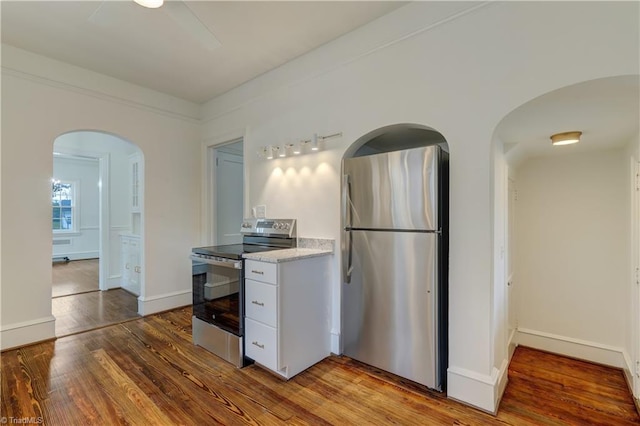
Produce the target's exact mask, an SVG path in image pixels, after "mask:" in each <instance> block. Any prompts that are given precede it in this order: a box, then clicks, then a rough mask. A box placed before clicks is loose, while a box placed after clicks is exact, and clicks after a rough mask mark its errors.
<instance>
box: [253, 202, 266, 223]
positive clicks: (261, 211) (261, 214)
mask: <svg viewBox="0 0 640 426" xmlns="http://www.w3.org/2000/svg"><path fill="white" fill-rule="evenodd" d="M253 211H254V212H255V217H256V218H258V219H264V218H266V217H267V206H266V205H264V204H261V205H259V206H255V207H254V208H253Z"/></svg>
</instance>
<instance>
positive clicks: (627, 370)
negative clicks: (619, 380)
mask: <svg viewBox="0 0 640 426" xmlns="http://www.w3.org/2000/svg"><path fill="white" fill-rule="evenodd" d="M622 356H623V358H624V364H625V366H624V367H623V368H622V371H623V372H624V378H625V379H626V381H627V386H629V391H630V392H631V395H633V396H634V398H635V399H636V400H638V399H640V395H636V393H634V389H633V361H631V357H630V356H629V353H628V352H627V351H623V352H622Z"/></svg>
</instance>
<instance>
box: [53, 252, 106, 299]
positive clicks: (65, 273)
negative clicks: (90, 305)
mask: <svg viewBox="0 0 640 426" xmlns="http://www.w3.org/2000/svg"><path fill="white" fill-rule="evenodd" d="M99 262H100V261H99V259H85V260H72V261H71V262H67V263H64V262H55V263H54V264H53V267H52V273H51V281H52V290H51V297H60V296H68V295H70V294H79V293H86V292H89V291H98V289H99V287H98V286H99V282H98V265H99Z"/></svg>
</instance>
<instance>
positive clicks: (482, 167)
mask: <svg viewBox="0 0 640 426" xmlns="http://www.w3.org/2000/svg"><path fill="white" fill-rule="evenodd" d="M473 6H474V7H478V8H477V9H475V10H473V11H471V12H470V13H468V14H460V15H456V13H457V12H458V11H460V10H462V9H464V8H466V7H469V4H468V3H460V2H442V3H436V2H416V3H412V4H409V5H408V6H405V7H403V8H400V9H398V10H397V11H395V12H393V13H391V14H389V15H387V16H385V17H382V18H381V19H378V20H376V21H375V22H373V23H371V24H370V25H367V26H364V27H362V28H360V29H359V30H357V31H355V32H353V33H350V34H348V35H346V36H344V37H342V38H340V39H338V40H336V41H334V42H332V43H329V44H327V45H325V46H322V47H321V48H319V49H317V50H316V51H314V52H311V53H310V54H307V55H304V56H303V57H301V58H298V59H297V60H295V61H292V62H291V63H289V64H286V65H284V66H282V67H280V68H279V69H276V70H274V71H273V72H270V73H267V74H265V75H263V76H261V77H259V78H257V79H254V80H252V81H250V82H248V83H247V84H245V85H243V86H241V87H239V88H237V89H235V90H232V91H230V92H228V93H226V94H225V95H222V96H220V97H219V98H216V99H214V100H212V101H211V102H209V103H207V104H206V105H205V106H204V109H203V111H204V115H205V127H204V138H205V140H207V141H211V140H224V138H223V137H224V135H228V134H237V133H238V132H241V134H244V137H245V148H246V150H245V151H246V153H247V155H246V167H247V170H248V176H247V178H248V179H247V184H246V191H247V194H248V195H247V197H248V200H249V202H248V203H247V207H250V206H252V205H256V204H266V205H267V211H268V214H269V215H270V216H292V217H296V218H297V219H298V220H299V234H300V235H301V236H317V237H330V238H336V239H338V240H339V239H340V208H339V201H340V164H341V159H342V156H343V153H344V152H345V151H346V150H347V148H348V147H349V145H350V144H351V143H353V142H354V141H355V140H357V139H358V138H359V137H360V136H362V135H364V134H366V133H368V132H369V131H371V130H374V129H376V128H379V127H382V126H385V125H389V124H394V123H417V124H422V125H427V126H429V127H432V128H434V129H436V130H437V131H439V132H440V133H442V134H443V135H444V137H445V138H446V140H447V142H448V143H449V146H450V150H451V213H450V220H451V251H450V325H449V333H450V348H449V349H450V352H449V353H450V356H449V383H448V395H449V396H450V397H453V398H457V399H460V400H463V401H465V402H468V403H470V404H473V405H476V406H478V407H481V408H483V409H486V410H489V411H493V410H494V409H495V408H496V405H497V397H496V395H497V394H499V392H496V387H498V383H500V377H499V376H500V374H501V371H500V370H499V369H498V368H496V367H495V366H497V365H502V364H503V360H502V359H499V358H500V357H504V356H505V355H504V354H506V351H505V350H502V349H500V348H496V347H494V341H495V339H496V336H494V331H493V328H492V324H493V317H494V312H493V303H494V301H493V298H492V286H493V278H492V270H493V262H492V258H493V238H494V235H493V232H492V226H493V218H492V209H493V198H492V188H491V186H492V182H493V178H494V174H493V171H492V158H493V154H492V152H491V138H492V135H493V131H494V129H495V127H496V125H497V124H498V122H499V121H500V120H501V119H502V118H503V117H504V116H505V115H506V114H507V113H509V112H510V111H512V110H513V109H514V108H515V107H517V106H519V105H522V104H524V103H525V102H527V101H529V100H531V99H533V98H535V97H536V96H538V95H540V94H543V93H547V92H549V91H551V90H554V89H557V88H560V87H563V86H567V85H570V84H573V83H576V82H580V81H586V80H590V79H595V78H601V77H606V76H612V75H622V74H637V73H638V63H639V60H638V59H639V58H638V51H639V50H640V49H639V46H638V19H637V17H638V5H637V4H633V3H624V4H622V3H613V4H612V3H604V2H597V3H595V2H593V3H591V2H589V3H587V2H581V3H573V2H526V3H525V2H495V3H490V4H488V5H484V6H483V5H482V4H478V3H474V4H473ZM576 16H580V26H581V27H583V28H589V31H587V32H585V31H566V32H562V31H560V32H559V31H548V28H564V27H565V26H566V22H573V21H574V20H575V17H576ZM540 22H544V23H545V25H540ZM557 63H562V64H563V66H562V67H556V68H553V67H550V66H549V64H557ZM314 132H318V133H319V134H328V133H334V132H342V133H343V136H342V138H338V139H332V140H328V141H326V145H325V150H324V151H323V152H321V153H319V154H316V155H306V156H302V157H300V158H296V159H292V158H287V159H282V160H275V161H266V160H263V159H260V158H258V157H257V156H256V155H255V152H256V151H257V150H258V149H259V147H261V146H264V145H267V144H281V143H283V142H284V141H286V140H287V139H293V140H296V139H300V138H309V137H310V136H311V135H312V134H313V133H314ZM246 213H248V211H247V212H246ZM339 246H340V245H339V244H338V247H339ZM333 268H334V271H333V275H332V282H331V283H330V284H331V286H332V292H333V299H332V300H333V309H334V310H333V324H332V328H333V331H334V332H335V333H336V336H335V339H334V342H333V348H332V349H333V350H334V351H339V350H340V347H339V343H338V342H339V334H338V333H339V330H340V315H339V312H340V309H339V306H340V290H341V284H340V276H339V270H340V269H339V268H340V259H339V256H336V257H335V259H334V262H333ZM498 309H500V308H498ZM505 344H506V343H504V342H502V343H498V344H497V345H498V346H503V345H505Z"/></svg>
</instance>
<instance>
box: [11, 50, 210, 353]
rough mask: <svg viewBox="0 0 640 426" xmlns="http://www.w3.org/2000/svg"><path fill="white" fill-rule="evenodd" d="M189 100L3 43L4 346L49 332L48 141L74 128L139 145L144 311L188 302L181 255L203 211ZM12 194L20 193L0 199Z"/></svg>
mask: <svg viewBox="0 0 640 426" xmlns="http://www.w3.org/2000/svg"><path fill="white" fill-rule="evenodd" d="M91 85H93V88H91V87H90V86H91ZM193 110H197V106H195V108H191V107H190V106H189V105H188V104H187V103H185V102H184V101H181V100H179V99H175V98H171V97H169V96H167V95H163V94H160V93H156V92H153V93H151V92H150V91H148V90H147V89H142V88H136V86H133V85H130V84H126V83H123V82H119V81H118V80H114V79H111V78H108V77H105V76H102V75H100V74H96V73H93V72H90V71H87V70H82V69H80V68H77V67H73V66H71V65H68V64H64V63H61V62H57V61H53V60H50V59H48V58H45V57H42V56H39V55H35V54H31V53H29V52H26V51H23V50H20V49H15V48H12V47H10V46H2V130H1V132H2V135H1V136H2V179H1V185H2V199H3V202H2V208H3V212H2V225H1V231H2V235H1V237H2V242H1V243H2V254H3V268H2V276H1V279H2V287H1V292H2V295H1V296H2V297H1V302H0V303H1V304H2V316H1V317H0V323H1V324H2V325H1V330H2V334H1V337H2V341H1V342H0V347H2V349H5V348H8V347H13V346H17V345H21V344H25V343H30V342H34V341H38V340H43V339H48V338H53V337H54V318H53V317H52V316H51V230H50V226H51V225H50V223H51V220H50V217H51V208H50V196H49V194H50V188H51V187H50V185H51V183H50V179H51V176H52V173H53V159H52V144H53V141H54V140H55V138H56V137H58V136H59V135H61V134H63V133H66V132H69V131H73V130H97V131H104V132H109V133H112V134H114V135H118V136H119V137H121V138H123V139H125V140H128V141H131V142H133V143H135V144H136V145H138V146H139V147H140V149H141V150H142V152H143V154H144V158H145V198H144V205H145V218H144V222H145V231H146V232H145V244H144V246H145V251H144V253H143V260H144V263H143V264H144V269H143V274H145V283H146V289H145V293H144V296H141V298H140V299H139V300H140V303H139V309H140V310H141V312H142V313H143V314H148V313H150V312H154V311H158V310H163V309H169V308H172V307H176V306H180V305H187V304H190V303H191V263H190V261H189V257H188V255H189V253H190V250H191V248H192V247H193V246H194V245H196V243H197V241H198V237H199V235H198V233H199V229H198V225H197V224H198V223H199V219H200V218H199V209H200V180H199V153H200V146H199V143H198V141H199V138H200V132H199V130H200V127H199V121H198V117H197V115H194V114H191V112H192V111H193ZM11 199H20V200H21V203H17V204H14V203H11V204H9V203H7V202H6V200H11Z"/></svg>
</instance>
